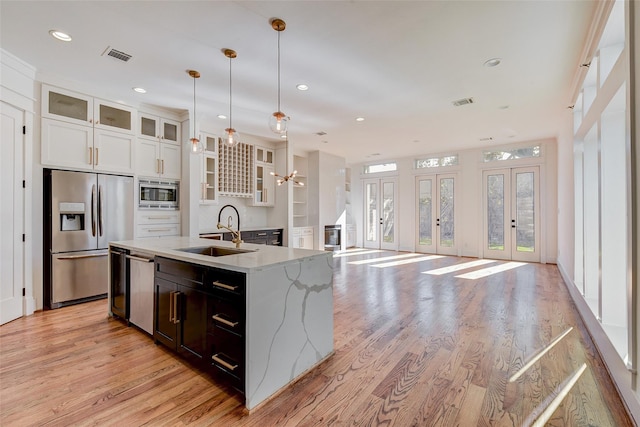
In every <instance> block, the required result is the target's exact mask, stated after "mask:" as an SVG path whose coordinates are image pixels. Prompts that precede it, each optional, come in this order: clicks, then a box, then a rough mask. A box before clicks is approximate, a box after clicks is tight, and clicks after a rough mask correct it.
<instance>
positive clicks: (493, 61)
mask: <svg viewBox="0 0 640 427" xmlns="http://www.w3.org/2000/svg"><path fill="white" fill-rule="evenodd" d="M500 62H501V61H500V58H491V59H488V60H486V61H485V63H484V66H485V67H497V66H498V65H500Z"/></svg>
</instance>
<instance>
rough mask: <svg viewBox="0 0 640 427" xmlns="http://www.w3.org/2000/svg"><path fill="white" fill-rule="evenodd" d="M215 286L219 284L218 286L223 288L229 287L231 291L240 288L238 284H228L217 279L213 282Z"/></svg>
mask: <svg viewBox="0 0 640 427" xmlns="http://www.w3.org/2000/svg"><path fill="white" fill-rule="evenodd" d="M213 286H217V287H219V288H222V289H227V290H229V291H236V290H238V286H233V285H227V284H226V283H222V282H218V281H217V280H216V281H215V282H213Z"/></svg>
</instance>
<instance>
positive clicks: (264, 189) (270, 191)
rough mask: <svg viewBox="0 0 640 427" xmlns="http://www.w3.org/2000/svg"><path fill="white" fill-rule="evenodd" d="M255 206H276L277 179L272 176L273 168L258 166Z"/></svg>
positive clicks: (255, 184) (263, 165) (254, 197)
mask: <svg viewBox="0 0 640 427" xmlns="http://www.w3.org/2000/svg"><path fill="white" fill-rule="evenodd" d="M255 171H256V172H255V183H254V188H255V190H254V196H253V204H254V205H255V206H274V205H275V178H274V176H273V175H271V172H273V171H274V168H273V166H268V165H265V164H262V165H260V164H256V168H255Z"/></svg>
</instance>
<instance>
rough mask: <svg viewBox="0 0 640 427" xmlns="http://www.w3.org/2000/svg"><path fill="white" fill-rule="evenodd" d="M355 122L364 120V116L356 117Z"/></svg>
mask: <svg viewBox="0 0 640 427" xmlns="http://www.w3.org/2000/svg"><path fill="white" fill-rule="evenodd" d="M356 122H364V117H356Z"/></svg>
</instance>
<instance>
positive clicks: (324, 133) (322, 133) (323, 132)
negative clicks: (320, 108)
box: [316, 130, 327, 136]
mask: <svg viewBox="0 0 640 427" xmlns="http://www.w3.org/2000/svg"><path fill="white" fill-rule="evenodd" d="M326 134H327V133H326V132H325V131H322V130H321V131H320V132H316V135H318V136H323V135H326Z"/></svg>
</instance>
